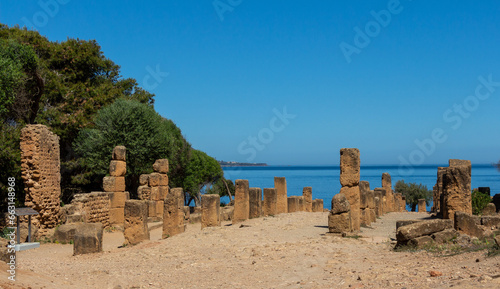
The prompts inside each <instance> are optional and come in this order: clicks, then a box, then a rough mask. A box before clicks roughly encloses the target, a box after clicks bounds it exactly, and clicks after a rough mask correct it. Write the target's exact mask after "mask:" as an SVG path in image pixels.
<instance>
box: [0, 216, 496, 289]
mask: <svg viewBox="0 0 500 289" xmlns="http://www.w3.org/2000/svg"><path fill="white" fill-rule="evenodd" d="M427 217H429V215H428V214H425V213H389V214H386V215H385V216H383V217H382V218H381V219H378V220H377V223H375V224H373V226H372V227H371V228H362V230H361V233H360V235H361V236H363V238H359V239H354V238H342V237H338V236H333V235H330V234H327V231H328V228H327V227H326V225H327V223H328V222H327V218H328V213H303V212H300V213H293V214H281V215H277V216H274V217H265V218H259V219H252V220H248V221H245V222H244V223H242V224H243V225H244V226H240V225H236V226H231V225H230V224H229V223H226V224H223V226H222V227H218V228H207V229H204V230H203V231H202V230H200V224H190V225H188V228H187V231H186V232H185V233H183V234H180V235H177V236H173V237H171V238H168V239H164V240H160V237H161V229H156V230H153V231H152V232H151V239H152V240H151V241H147V242H143V243H141V244H139V245H137V246H134V247H125V248H117V247H118V246H119V245H121V244H122V243H123V235H122V234H121V233H106V234H105V239H104V243H105V244H104V250H105V252H103V253H98V254H91V255H83V256H82V255H80V256H72V245H60V244H42V246H41V247H40V248H38V249H34V250H29V251H23V252H19V253H18V262H19V264H18V265H19V266H18V269H17V281H16V282H11V281H9V280H7V274H6V273H5V270H6V269H5V268H4V267H5V265H4V264H3V263H2V265H3V266H4V267H1V266H0V267H1V268H0V269H1V270H2V273H1V274H0V287H1V288H6V289H7V288H8V289H10V288H33V289H34V288H110V289H118V288H122V289H125V288H450V287H452V286H453V287H454V288H500V278H497V277H498V276H500V257H494V258H486V257H485V252H484V251H483V252H474V253H466V254H461V255H456V256H452V257H438V256H434V255H433V254H430V253H427V252H416V253H409V252H394V251H393V250H392V245H391V238H394V236H395V222H396V220H403V219H417V218H427ZM431 270H436V271H440V272H442V273H443V275H442V276H440V277H430V275H429V271H431Z"/></svg>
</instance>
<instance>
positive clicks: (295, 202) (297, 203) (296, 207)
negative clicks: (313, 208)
mask: <svg viewBox="0 0 500 289" xmlns="http://www.w3.org/2000/svg"><path fill="white" fill-rule="evenodd" d="M303 211H305V200H304V196H290V197H288V212H289V213H295V212H303Z"/></svg>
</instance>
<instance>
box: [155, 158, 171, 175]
mask: <svg viewBox="0 0 500 289" xmlns="http://www.w3.org/2000/svg"><path fill="white" fill-rule="evenodd" d="M153 171H155V172H157V173H161V174H166V173H168V160H167V159H159V160H156V161H155V163H154V164H153Z"/></svg>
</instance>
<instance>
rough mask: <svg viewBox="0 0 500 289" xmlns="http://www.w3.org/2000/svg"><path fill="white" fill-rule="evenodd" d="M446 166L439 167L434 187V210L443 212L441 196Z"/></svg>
mask: <svg viewBox="0 0 500 289" xmlns="http://www.w3.org/2000/svg"><path fill="white" fill-rule="evenodd" d="M445 171H446V167H438V171H437V180H436V185H434V187H433V188H432V211H433V212H441V196H442V195H443V174H444V172H445Z"/></svg>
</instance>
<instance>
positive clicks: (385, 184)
mask: <svg viewBox="0 0 500 289" xmlns="http://www.w3.org/2000/svg"><path fill="white" fill-rule="evenodd" d="M382 188H384V189H385V194H384V197H385V199H386V201H385V203H384V208H385V212H386V213H387V212H394V194H393V193H392V179H391V175H390V174H389V173H383V174H382Z"/></svg>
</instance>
